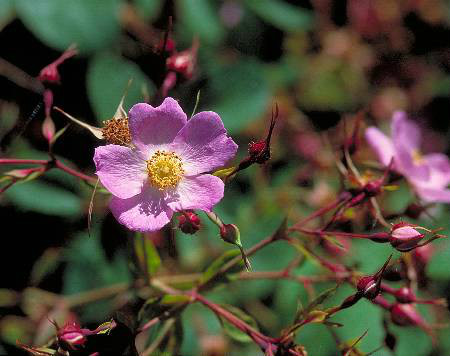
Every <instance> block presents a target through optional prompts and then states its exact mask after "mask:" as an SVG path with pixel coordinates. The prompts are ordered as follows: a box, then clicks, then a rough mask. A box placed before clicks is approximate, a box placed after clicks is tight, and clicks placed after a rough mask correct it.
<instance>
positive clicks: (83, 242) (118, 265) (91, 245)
mask: <svg viewBox="0 0 450 356" xmlns="http://www.w3.org/2000/svg"><path fill="white" fill-rule="evenodd" d="M65 252H66V253H65V255H64V258H65V260H66V261H67V266H66V268H65V270H64V278H63V281H64V285H63V294H65V295H74V294H77V293H80V292H86V291H90V290H94V289H98V288H101V287H106V286H110V285H113V284H117V283H128V282H129V281H130V274H129V271H128V261H127V259H126V257H125V255H123V254H120V253H117V254H116V255H115V256H114V259H113V260H112V261H108V260H107V259H106V256H105V254H104V253H103V248H102V246H101V244H100V241H99V236H98V231H95V230H93V231H92V233H91V236H89V235H88V234H87V232H84V233H81V234H78V235H77V236H76V238H75V239H74V240H73V241H72V242H71V244H70V245H69V246H68V248H67V249H66V251H65ZM110 304H111V302H110V300H101V301H98V302H95V303H91V304H88V305H86V306H85V307H84V308H83V309H82V312H83V313H82V314H81V315H82V317H83V318H84V320H85V321H93V320H100V319H105V318H107V317H108V314H109V313H110V312H111V307H112V305H110Z"/></svg>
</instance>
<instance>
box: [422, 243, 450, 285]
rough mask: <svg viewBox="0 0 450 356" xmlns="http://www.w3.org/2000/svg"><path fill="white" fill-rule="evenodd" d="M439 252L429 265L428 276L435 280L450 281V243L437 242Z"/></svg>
mask: <svg viewBox="0 0 450 356" xmlns="http://www.w3.org/2000/svg"><path fill="white" fill-rule="evenodd" d="M435 245H436V246H437V249H436V250H437V251H436V253H435V255H434V256H433V258H432V259H431V260H430V262H429V263H428V265H427V272H428V275H429V276H430V277H431V278H433V279H441V280H450V268H448V261H450V241H448V240H447V241H445V242H444V241H441V242H440V241H436V242H435Z"/></svg>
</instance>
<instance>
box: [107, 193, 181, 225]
mask: <svg viewBox="0 0 450 356" xmlns="http://www.w3.org/2000/svg"><path fill="white" fill-rule="evenodd" d="M109 208H110V209H111V212H112V213H113V215H114V217H115V218H116V219H117V221H119V222H120V223H121V224H123V225H125V226H126V227H127V228H128V229H130V230H133V231H141V232H146V231H158V230H160V229H161V228H163V227H164V226H165V225H166V224H167V223H168V222H169V221H170V219H171V218H172V215H173V211H172V209H170V208H169V207H168V206H167V204H166V203H165V201H164V198H163V196H162V194H161V193H160V192H158V191H156V190H154V189H153V188H151V187H150V186H146V187H145V189H143V190H142V192H141V193H140V194H138V195H135V196H134V197H131V198H128V199H120V198H117V197H115V196H113V197H112V199H111V202H110V204H109Z"/></svg>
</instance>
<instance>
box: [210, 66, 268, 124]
mask: <svg viewBox="0 0 450 356" xmlns="http://www.w3.org/2000/svg"><path fill="white" fill-rule="evenodd" d="M210 76H211V81H212V82H211V93H212V95H213V99H212V100H213V104H212V106H211V107H212V108H213V109H214V111H216V112H218V113H219V114H220V116H221V117H222V120H223V122H224V125H225V127H226V128H227V130H228V131H229V132H230V133H236V132H237V131H239V130H241V129H243V128H244V127H246V126H247V125H248V124H249V123H251V122H252V121H254V120H255V119H257V118H258V117H259V116H260V115H262V114H263V113H264V112H265V110H266V107H267V106H268V105H270V101H269V99H270V88H269V84H268V82H267V80H266V76H265V71H264V67H263V65H262V64H261V63H260V62H258V61H257V60H254V59H251V58H244V59H241V60H240V61H239V62H237V63H233V64H228V65H226V66H222V67H220V68H214V69H212V70H211V73H210Z"/></svg>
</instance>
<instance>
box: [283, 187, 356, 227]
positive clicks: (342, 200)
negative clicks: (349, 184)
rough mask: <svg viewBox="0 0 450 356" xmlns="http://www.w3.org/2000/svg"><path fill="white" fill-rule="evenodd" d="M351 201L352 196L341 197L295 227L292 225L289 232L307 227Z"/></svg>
mask: <svg viewBox="0 0 450 356" xmlns="http://www.w3.org/2000/svg"><path fill="white" fill-rule="evenodd" d="M350 199H351V196H345V195H341V196H340V197H338V198H337V199H336V200H335V201H334V202H332V203H330V204H328V205H326V206H324V207H322V208H320V209H318V210H316V211H314V212H313V213H312V214H310V215H308V216H307V217H306V218H304V219H303V220H301V221H299V222H297V223H295V224H294V225H292V226H291V227H290V228H289V229H288V230H295V229H296V228H298V227H301V226H303V225H305V224H306V223H307V222H309V221H311V220H313V219H315V218H317V217H319V216H322V215H324V214H326V213H328V212H329V211H330V210H333V209H334V208H337V207H338V206H339V205H341V204H343V203H346V202H347V201H349V200H350Z"/></svg>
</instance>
